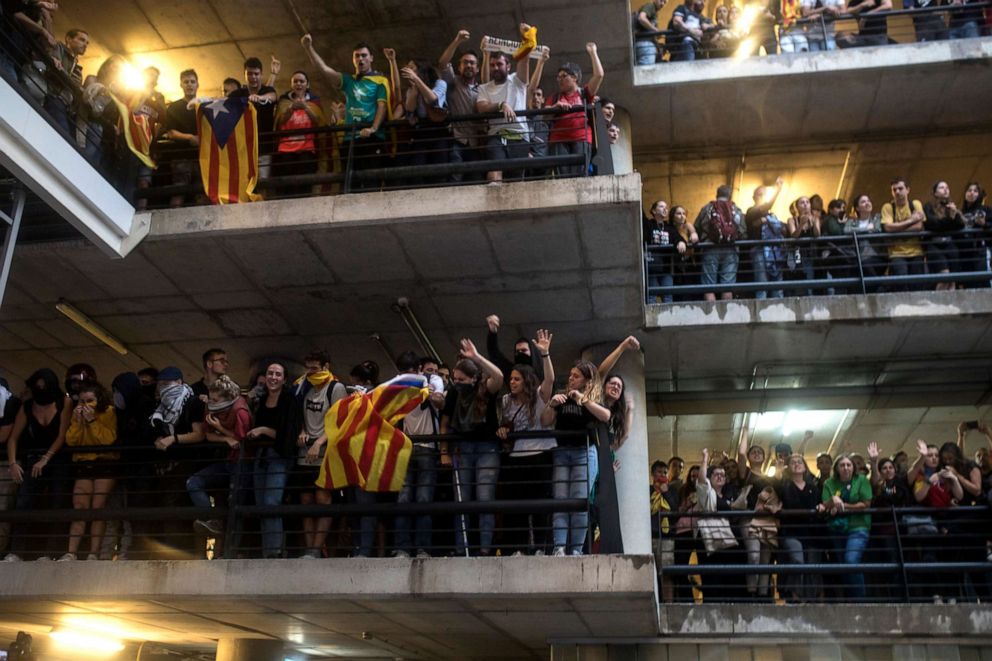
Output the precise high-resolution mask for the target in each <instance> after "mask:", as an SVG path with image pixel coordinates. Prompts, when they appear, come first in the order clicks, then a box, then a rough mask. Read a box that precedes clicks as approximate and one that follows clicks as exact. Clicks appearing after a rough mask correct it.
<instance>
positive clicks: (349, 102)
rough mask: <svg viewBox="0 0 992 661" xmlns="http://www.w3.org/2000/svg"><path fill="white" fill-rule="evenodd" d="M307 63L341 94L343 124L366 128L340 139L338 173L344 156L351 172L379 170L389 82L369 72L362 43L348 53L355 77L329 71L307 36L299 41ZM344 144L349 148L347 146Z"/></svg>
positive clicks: (357, 184)
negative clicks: (350, 157) (363, 125)
mask: <svg viewBox="0 0 992 661" xmlns="http://www.w3.org/2000/svg"><path fill="white" fill-rule="evenodd" d="M300 43H301V44H302V45H303V49H304V50H305V51H306V53H307V56H308V57H309V58H310V61H311V62H312V63H313V65H314V66H316V67H317V69H318V70H320V72H321V73H322V74H323V75H324V77H325V78H326V79H327V81H328V82H329V83H330V84H331V86H332V87H335V88H338V89H340V90H341V93H342V94H344V97H345V117H344V121H345V123H346V124H370V126H366V127H364V128H362V129H361V130H359V131H358V132H354V131H349V132H347V133H345V134H344V136H343V140H344V142H343V144H342V146H341V160H342V167H341V170H342V171H345V170H346V169H347V168H346V158H347V156H346V154H347V150H348V148H349V147H350V151H351V152H352V166H351V167H352V170H368V169H373V168H378V167H381V165H382V157H383V156H384V155H385V154H386V134H385V131H384V130H383V128H382V124H383V122H384V121H386V114H387V111H388V109H389V108H390V107H392V102H391V99H390V93H389V87H390V84H389V79H388V78H386V77H385V76H383V75H382V74H381V73H378V72H376V71H374V70H373V69H372V62H373V61H374V58H373V57H372V50H371V48H369V45H368V44H366V43H359V44H357V45H356V46H355V48H354V49H353V50H352V54H351V59H352V62H353V63H354V65H355V73H354V74H349V73H342V72H340V71H337V70H335V69H333V68H331V67H329V66H328V65H327V64H326V63H325V62H324V60H323V59H322V58H321V57H320V55H318V54H317V51H316V50H315V49H314V47H313V37H312V36H310V34H309V33H307V34H305V35H303V37H302V38H301V39H300ZM348 141H351V142H352V144H351V145H349V144H348ZM352 187H353V188H355V189H360V188H378V186H374V185H369V183H368V182H362V181H356V182H355V183H354V184H353V185H352Z"/></svg>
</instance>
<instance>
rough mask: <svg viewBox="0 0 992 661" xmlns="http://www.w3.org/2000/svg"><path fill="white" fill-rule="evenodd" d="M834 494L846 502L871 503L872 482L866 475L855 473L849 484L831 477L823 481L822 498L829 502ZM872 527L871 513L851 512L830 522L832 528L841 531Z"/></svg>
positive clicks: (822, 500)
mask: <svg viewBox="0 0 992 661" xmlns="http://www.w3.org/2000/svg"><path fill="white" fill-rule="evenodd" d="M834 496H840V499H841V500H843V501H844V502H845V503H861V502H868V503H871V498H872V493H871V484H870V483H869V482H868V478H867V477H865V476H864V475H855V476H854V479H852V480H851V481H850V482H848V483H847V484H844V483H843V482H841V481H840V480H838V479H837V478H835V477H830V478H828V479H827V481H826V482H824V483H823V493H822V494H821V495H820V500H821V502H823V503H827V502H829V501H830V499H832V498H833V497H834ZM870 528H871V514H851V515H850V516H837V517H835V518H834V519H833V520H832V521H831V522H830V529H831V530H834V531H839V532H849V531H851V530H868V529H870Z"/></svg>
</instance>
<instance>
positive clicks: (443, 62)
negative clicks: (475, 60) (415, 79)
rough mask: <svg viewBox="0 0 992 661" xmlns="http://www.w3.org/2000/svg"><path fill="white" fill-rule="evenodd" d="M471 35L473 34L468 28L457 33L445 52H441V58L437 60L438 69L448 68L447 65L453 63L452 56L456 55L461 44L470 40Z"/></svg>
mask: <svg viewBox="0 0 992 661" xmlns="http://www.w3.org/2000/svg"><path fill="white" fill-rule="evenodd" d="M471 36H472V35H470V34H469V32H468V30H459V31H458V34H456V35H455V38H454V39H452V40H451V43H450V44H448V47H447V48H445V49H444V52H443V53H441V58H440V59H439V60H438V61H437V67H438V69H445V68H447V66H448V65H449V64H451V58H453V57H454V56H455V51H457V50H458V47H459V46H461V45H462V44H463V43H465V42H466V41H468V40H469V38H470V37H471Z"/></svg>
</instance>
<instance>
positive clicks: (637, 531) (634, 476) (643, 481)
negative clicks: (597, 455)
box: [582, 343, 651, 554]
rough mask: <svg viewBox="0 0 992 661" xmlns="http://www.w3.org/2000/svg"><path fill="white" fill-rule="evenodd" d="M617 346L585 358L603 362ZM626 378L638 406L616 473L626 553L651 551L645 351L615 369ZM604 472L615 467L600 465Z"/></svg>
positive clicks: (631, 398) (627, 388)
mask: <svg viewBox="0 0 992 661" xmlns="http://www.w3.org/2000/svg"><path fill="white" fill-rule="evenodd" d="M615 348H616V343H611V344H605V343H604V344H597V345H594V346H592V347H588V348H587V349H586V350H585V351H584V352H583V353H582V358H583V359H585V360H591V361H592V362H593V363H595V364H597V365H598V364H599V361H601V360H602V359H603V358H604V357H605V356H607V355H608V354H609V353H610V352H611V351H613V349H615ZM613 371H614V372H616V373H617V374H619V375H620V376H621V377H623V381H624V386H625V392H624V395H625V396H626V397H627V399H628V400H629V401H630V402H631V403H633V405H634V420H633V424H632V425H631V430H630V434H629V435H628V436H627V440H626V441H625V442H624V444H623V447H621V448H620V450H619V451H618V452H617V459H619V460H620V470H619V472H617V474H616V480H617V499H618V500H619V504H620V528H621V530H622V532H623V546H624V552H626V553H636V554H650V553H651V504H650V501H649V498H648V485H649V483H650V482H649V477H650V472H651V466H650V463H649V461H648V422H647V412H646V407H645V400H644V354H643V353H642V352H640V351H627V352H625V353H624V354H623V357H621V358H620V361H619V362H618V363H617V365H616V367H615V368H614V370H613ZM599 470H600V471H604V470H612V467H611V466H600V467H599Z"/></svg>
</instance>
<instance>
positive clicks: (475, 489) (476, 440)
mask: <svg viewBox="0 0 992 661" xmlns="http://www.w3.org/2000/svg"><path fill="white" fill-rule="evenodd" d="M460 353H461V356H462V358H461V359H460V360H459V361H458V363H457V364H456V365H455V368H454V370H453V372H452V381H453V383H452V388H451V390H449V391H448V395H447V397H446V399H445V402H444V409H443V410H442V412H441V433H442V434H447V433H449V432H457V433H458V434H459V436H458V439H459V440H457V441H455V442H454V443H453V446H452V447H449V443H447V442H442V443H441V448H440V450H441V465H443V466H452V465H453V466H454V469H455V472H454V486H455V499H456V500H457V501H458V502H468V501H472V500H478V501H491V500H494V499H495V497H496V481H497V478H498V476H499V464H500V455H499V452H500V447H499V441H498V440H497V436H496V432H497V429H498V427H499V423H498V418H497V415H498V411H497V409H498V406H497V400H496V393H497V392H499V389H500V387H501V386H502V385H503V372H502V371H501V370H500V369H499V367H497V366H496V365H494V364H493V363H492V362H490V361H488V360H486V359H485V358H483V357H482V356H481V355H479V352H478V350H477V349H476V348H475V343H473V342H472V341H471V340H469V339H462V341H461V352H460ZM542 422H543V420H542ZM469 518H470V517H469V515H465V514H462V515H458V516H457V518H456V525H455V551H456V553H457V554H458V555H466V554H467V553H468V549H469V546H470V544H469V539H468V530H469V528H470V526H469V525H468V519H469ZM495 527H496V517H495V516H494V515H493V514H488V513H487V514H479V525H478V528H479V546H478V549H479V551H478V553H479V555H480V556H487V555H489V553H490V551H491V547H492V542H493V533H494V528H495Z"/></svg>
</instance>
